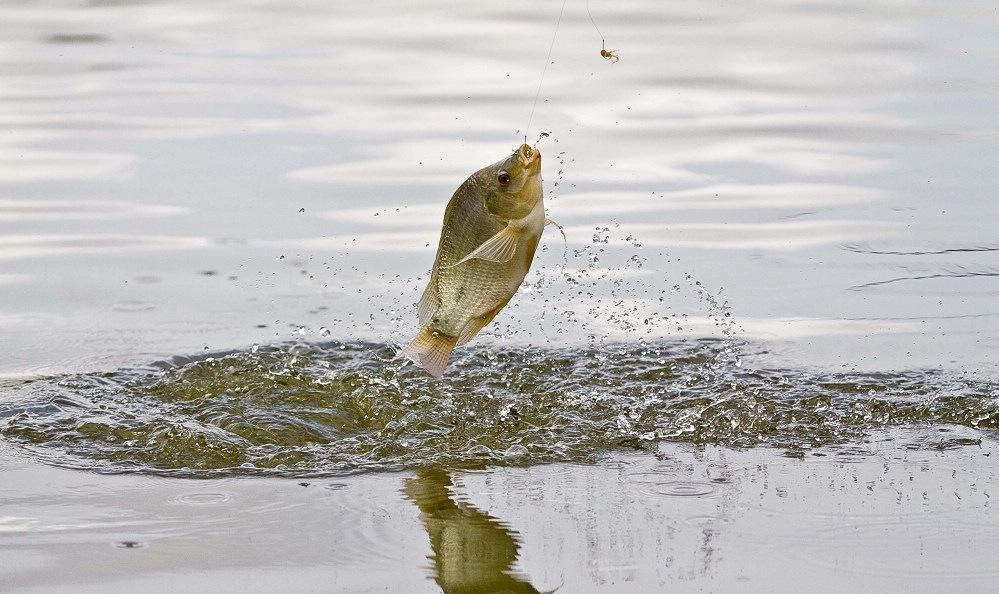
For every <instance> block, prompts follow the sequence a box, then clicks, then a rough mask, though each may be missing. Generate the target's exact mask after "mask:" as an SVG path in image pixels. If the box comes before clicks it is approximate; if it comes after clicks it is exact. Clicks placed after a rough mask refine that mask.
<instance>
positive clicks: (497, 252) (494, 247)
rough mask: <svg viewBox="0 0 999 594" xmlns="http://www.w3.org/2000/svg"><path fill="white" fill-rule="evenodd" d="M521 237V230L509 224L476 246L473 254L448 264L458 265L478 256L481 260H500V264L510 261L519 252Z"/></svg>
mask: <svg viewBox="0 0 999 594" xmlns="http://www.w3.org/2000/svg"><path fill="white" fill-rule="evenodd" d="M518 239H520V232H519V231H518V230H517V229H515V228H513V227H511V226H510V225H507V226H506V227H503V229H502V230H501V231H500V232H499V233H497V234H496V235H493V236H492V237H490V238H489V239H487V240H486V241H485V243H483V244H482V245H480V246H479V247H477V248H475V250H474V251H472V253H471V254H468V255H467V256H465V257H464V258H462V259H461V260H458V262H457V263H455V264H452V265H451V266H448V268H451V267H452V266H457V265H458V264H464V263H465V262H467V261H469V260H472V259H475V258H478V259H479V260H486V261H488V262H498V263H500V264H502V263H504V262H509V261H510V259H511V258H513V255H514V254H515V253H517V240H518Z"/></svg>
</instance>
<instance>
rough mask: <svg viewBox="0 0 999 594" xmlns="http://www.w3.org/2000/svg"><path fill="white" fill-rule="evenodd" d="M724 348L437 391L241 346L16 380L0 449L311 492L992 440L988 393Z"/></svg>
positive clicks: (553, 355)
mask: <svg viewBox="0 0 999 594" xmlns="http://www.w3.org/2000/svg"><path fill="white" fill-rule="evenodd" d="M726 348H727V347H726V343H725V341H717V340H713V341H709V340H704V341H691V342H686V343H678V344H674V343H663V344H658V345H645V346H636V345H627V346H619V347H613V346H611V347H608V346H603V347H600V348H580V349H563V350H553V349H502V348H499V349H490V348H485V347H478V348H473V349H470V350H468V351H466V352H465V354H464V355H463V356H462V357H461V358H460V359H459V360H458V361H457V362H456V364H455V366H454V367H453V372H452V374H451V375H449V376H448V377H447V379H446V380H445V381H441V382H438V381H434V380H433V379H432V378H429V377H428V376H426V374H424V373H423V372H421V371H419V370H417V369H415V368H413V367H411V366H403V364H402V363H400V362H398V361H392V360H391V358H392V356H393V355H394V351H393V349H392V347H391V346H388V345H378V344H343V343H336V342H333V343H324V344H319V345H301V344H299V345H290V346H289V345H285V346H257V347H254V348H252V349H249V350H247V351H238V352H229V353H220V354H214V355H211V356H205V357H197V358H176V359H174V360H171V361H167V362H162V363H159V364H155V365H151V366H149V367H146V368H140V369H130V370H121V371H116V372H111V373H92V374H83V375H72V376H63V377H53V378H44V379H38V380H34V381H29V382H25V383H23V384H20V385H18V386H14V387H12V388H10V389H8V390H6V392H5V393H4V394H3V398H2V404H0V437H3V438H4V439H6V440H9V441H12V442H15V443H18V444H21V445H22V446H24V447H26V448H28V449H29V450H31V451H33V452H35V453H37V454H38V455H41V456H43V457H44V458H45V459H47V460H49V461H51V462H52V463H55V464H59V465H64V466H71V467H81V468H90V469H95V470H99V471H106V472H151V473H160V474H169V475H180V476H212V475H219V474H223V475H259V474H268V475H282V476H315V475H335V474H344V473H354V472H361V471H366V470H391V469H402V468H421V467H431V466H438V467H447V468H481V467H484V466H490V465H528V464H538V463H549V462H566V461H578V462H585V461H592V460H594V459H596V458H598V457H599V456H600V455H601V454H602V453H604V452H607V451H610V450H615V449H621V448H627V449H635V450H644V451H655V450H656V448H657V445H658V444H659V443H660V442H663V441H678V442H690V443H697V444H705V443H719V444H726V445H729V446H736V447H739V446H743V447H748V446H758V445H763V446H773V447H782V448H789V449H790V450H793V451H803V450H807V449H808V448H811V447H815V446H820V445H828V444H839V443H849V442H856V441H857V440H859V439H862V438H863V437H864V436H865V435H867V434H868V433H869V432H871V431H872V430H875V429H878V428H882V427H888V426H899V425H911V424H923V425H925V424H930V425H941V426H942V425H946V424H956V425H964V426H968V427H974V428H979V429H984V430H994V429H999V388H997V387H996V385H995V384H990V383H988V382H981V381H976V380H970V379H966V378H960V377H953V376H950V375H947V374H944V373H942V372H929V371H913V372H906V373H877V374H856V373H851V374H816V373H810V372H807V371H801V370H788V369H783V370H751V369H746V368H745V367H744V366H739V365H735V364H732V363H731V361H730V358H731V355H730V353H729V352H727V351H726Z"/></svg>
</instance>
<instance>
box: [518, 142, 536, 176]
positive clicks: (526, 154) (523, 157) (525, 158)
mask: <svg viewBox="0 0 999 594" xmlns="http://www.w3.org/2000/svg"><path fill="white" fill-rule="evenodd" d="M516 155H517V157H518V158H519V159H520V164H521V165H522V166H524V167H526V168H527V170H528V171H530V172H531V175H536V174H537V173H538V172H539V171H541V151H539V150H538V149H536V148H533V147H531V146H530V145H527V144H522V145H520V148H519V149H517V153H516Z"/></svg>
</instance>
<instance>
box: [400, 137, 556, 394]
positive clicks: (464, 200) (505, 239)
mask: <svg viewBox="0 0 999 594" xmlns="http://www.w3.org/2000/svg"><path fill="white" fill-rule="evenodd" d="M544 227H545V205H544V200H543V198H542V191H541V153H540V152H539V151H538V150H537V149H535V148H532V147H530V146H528V145H527V144H524V145H521V147H520V148H518V149H517V150H516V151H514V153H513V154H512V155H510V156H508V157H506V158H504V159H502V160H500V161H498V162H497V163H494V164H492V165H489V166H488V167H484V168H483V169H480V170H479V171H476V172H475V173H473V174H472V175H471V176H470V177H469V178H468V179H467V180H465V182H464V183H463V184H461V186H459V187H458V189H457V191H455V193H454V195H453V196H452V197H451V200H450V202H448V205H447V209H446V210H445V211H444V225H443V227H442V229H441V238H440V243H439V244H438V246H437V257H436V259H435V260H434V267H433V270H432V271H431V273H430V282H429V284H428V285H427V288H426V290H425V291H424V292H423V297H422V298H421V299H420V303H419V320H420V332H419V334H417V335H416V338H414V339H413V340H412V342H410V343H409V346H407V347H406V348H405V349H403V351H402V352H401V353H400V356H402V357H406V358H408V359H410V360H411V361H413V362H414V363H416V364H417V365H420V366H421V367H423V368H424V369H426V370H427V371H428V372H430V374H431V375H433V376H434V377H438V378H439V377H441V376H443V375H444V370H445V369H447V365H448V362H449V361H450V359H451V352H452V351H453V350H454V348H455V347H456V346H459V345H463V344H465V343H466V342H468V341H469V340H471V339H472V338H474V337H475V335H476V334H478V333H479V331H481V330H482V329H483V328H484V327H486V325H488V324H489V322H491V321H492V320H493V318H495V317H496V314H498V313H499V312H500V310H501V309H503V307H505V306H506V304H507V303H509V302H510V299H511V298H512V297H513V294H514V293H516V292H517V289H518V288H519V287H520V284H521V283H522V282H524V277H525V276H527V272H528V270H530V268H531V262H532V261H533V260H534V252H535V250H536V249H537V247H538V241H539V240H540V239H541V233H542V231H544Z"/></svg>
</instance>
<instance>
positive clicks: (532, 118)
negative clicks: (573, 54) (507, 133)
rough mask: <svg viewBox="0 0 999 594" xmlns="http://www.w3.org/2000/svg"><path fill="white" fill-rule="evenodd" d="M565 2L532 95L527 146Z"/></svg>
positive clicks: (525, 135)
mask: <svg viewBox="0 0 999 594" xmlns="http://www.w3.org/2000/svg"><path fill="white" fill-rule="evenodd" d="M566 1H567V0H562V8H560V9H559V11H558V18H557V19H555V32H554V33H552V42H551V45H549V46H548V56H547V57H545V67H544V69H543V70H542V71H541V80H539V81H538V92H537V93H535V94H534V104H533V105H531V118H530V119H529V120H527V128H526V129H525V130H524V132H525V134H524V144H527V134H526V133H527V132H530V131H531V124H532V123H534V110H535V109H536V108H537V107H538V97H540V96H541V85H543V84H544V83H545V73H546V72H548V64H549V63H550V62H551V60H552V49H553V48H554V47H555V38H556V37H558V26H559V24H561V23H562V13H564V12H565V3H566Z"/></svg>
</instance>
